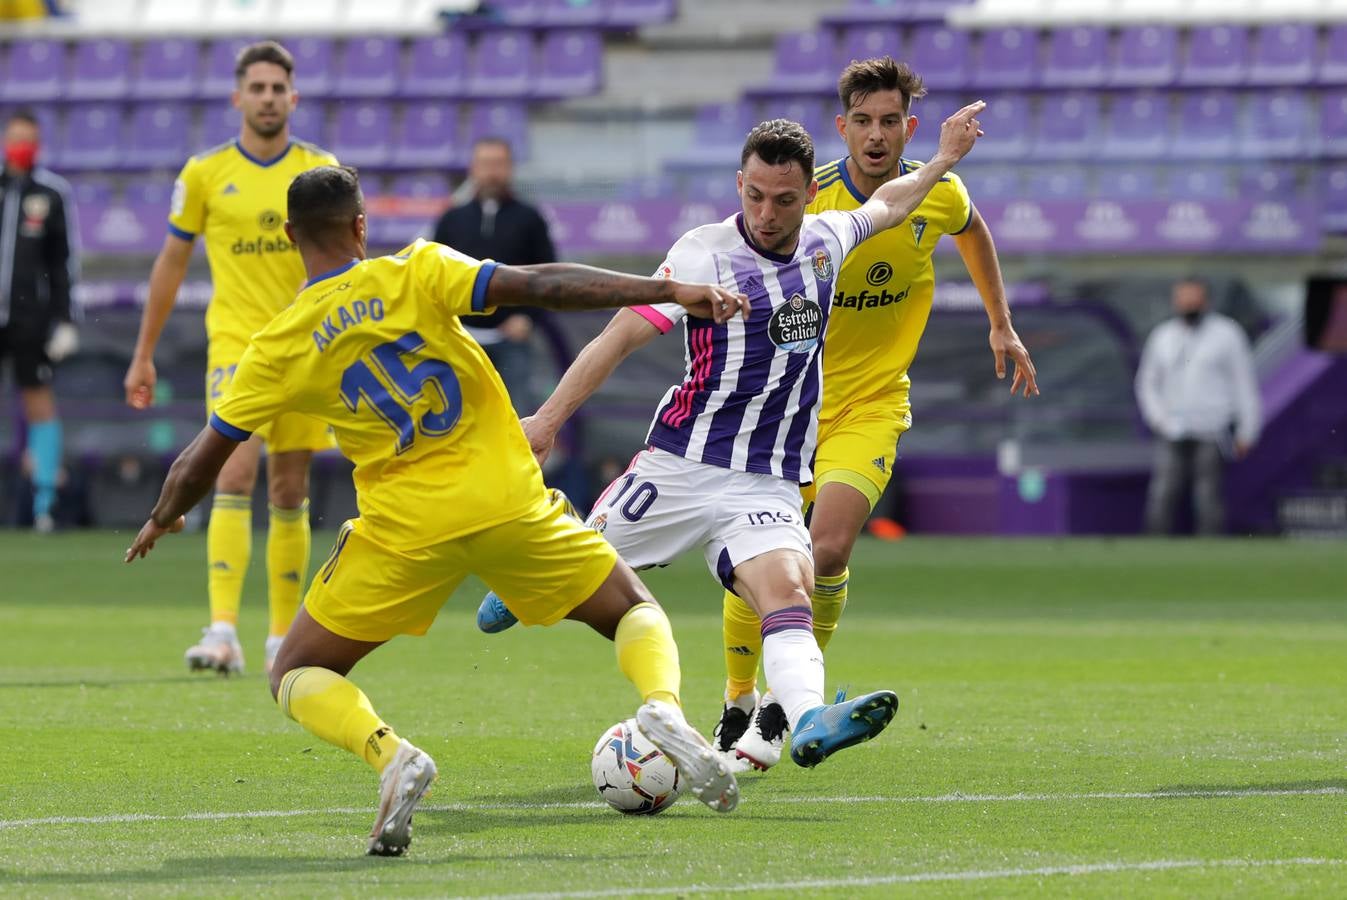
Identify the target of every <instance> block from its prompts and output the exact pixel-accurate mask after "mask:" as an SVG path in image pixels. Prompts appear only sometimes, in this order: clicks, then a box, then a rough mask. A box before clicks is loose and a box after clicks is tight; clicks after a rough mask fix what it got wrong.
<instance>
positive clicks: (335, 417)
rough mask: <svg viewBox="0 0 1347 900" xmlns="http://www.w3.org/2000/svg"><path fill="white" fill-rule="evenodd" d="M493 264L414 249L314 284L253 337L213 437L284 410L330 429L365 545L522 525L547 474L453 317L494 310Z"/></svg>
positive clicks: (495, 378) (248, 428) (420, 542)
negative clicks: (349, 476) (489, 296)
mask: <svg viewBox="0 0 1347 900" xmlns="http://www.w3.org/2000/svg"><path fill="white" fill-rule="evenodd" d="M495 267H496V264H495V263H493V262H479V261H478V260H475V259H473V258H471V257H469V256H464V255H463V254H461V253H458V252H457V251H455V250H452V249H450V248H448V247H445V246H443V245H442V244H435V243H430V242H428V241H417V242H416V243H414V244H412V245H411V246H410V247H408V248H407V249H406V250H404V251H402V252H401V253H399V254H396V255H394V256H381V257H378V258H375V259H367V260H363V261H358V260H351V262H350V263H348V264H347V265H345V266H342V267H341V268H339V269H335V270H333V271H331V272H326V273H324V274H322V275H319V276H317V277H315V278H313V279H312V280H311V281H309V282H308V284H307V285H306V286H305V287H304V290H303V291H301V292H300V294H299V296H298V297H296V298H295V302H294V303H293V304H292V305H291V306H290V307H289V308H288V309H286V310H284V311H283V312H281V313H280V314H279V315H277V316H276V317H275V318H274V319H272V321H271V323H270V324H268V325H267V326H266V327H265V328H263V329H262V330H261V331H260V332H258V333H257V334H255V335H253V339H252V342H251V343H250V344H249V346H248V349H247V351H245V352H244V354H243V359H242V360H241V361H240V362H239V367H238V371H237V372H235V373H234V381H233V383H232V384H231V385H230V388H229V392H228V393H227V394H226V395H225V398H224V400H222V401H221V402H220V404H219V406H217V407H216V409H215V413H214V415H212V416H211V420H210V421H211V426H212V427H214V428H215V430H216V431H219V432H220V433H221V434H223V435H225V436H226V437H228V438H231V439H233V440H247V438H248V436H249V434H250V433H251V432H253V431H254V430H256V429H257V428H260V427H261V426H262V425H264V424H266V423H267V422H270V421H271V420H272V419H274V418H275V417H276V416H277V414H279V413H282V412H299V413H304V414H306V415H309V416H312V417H314V418H316V419H321V420H322V421H324V422H327V423H328V424H329V425H331V426H332V430H333V431H334V432H335V433H336V436H337V444H338V446H339V447H340V448H341V451H342V453H343V454H345V455H346V457H347V458H349V459H350V460H351V461H352V462H354V463H355V487H356V504H357V506H358V507H359V510H360V517H361V520H362V522H363V524H364V525H365V526H367V530H366V534H367V535H368V536H369V537H370V538H371V539H372V540H375V541H377V542H378V543H380V544H382V545H384V546H385V547H388V548H390V549H392V550H414V549H418V548H421V547H428V546H430V545H432V544H437V543H440V542H441V541H446V540H449V539H451V538H454V537H458V536H460V535H464V534H468V533H471V532H474V531H478V530H480V529H483V528H489V527H491V526H492V525H498V524H500V523H502V522H505V521H508V520H510V519H513V518H516V517H517V516H519V515H522V514H523V513H524V512H525V511H526V510H528V509H531V508H533V507H534V506H536V505H537V504H538V502H539V499H540V498H541V497H542V495H543V480H542V472H541V471H540V470H539V469H538V464H537V462H536V461H535V460H534V458H533V452H532V451H531V450H530V449H529V445H528V440H527V439H526V438H525V437H524V431H523V429H522V428H520V426H519V419H518V417H517V416H516V415H515V413H514V407H513V406H512V405H511V404H510V396H509V394H508V393H506V390H505V385H504V384H502V383H501V380H500V376H499V375H497V374H496V370H495V368H494V367H493V366H492V365H491V362H490V361H489V360H488V359H487V357H486V354H485V353H484V352H483V351H482V348H481V347H480V346H478V344H477V342H476V341H474V340H473V339H472V338H471V337H469V336H468V333H467V331H466V330H465V329H464V328H463V326H462V324H460V322H459V316H465V315H471V314H474V313H484V312H490V311H491V310H490V309H489V308H487V307H486V306H485V300H486V289H487V284H488V282H490V280H491V274H492V272H493V271H494V269H495Z"/></svg>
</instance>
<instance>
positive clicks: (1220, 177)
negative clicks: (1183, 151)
mask: <svg viewBox="0 0 1347 900" xmlns="http://www.w3.org/2000/svg"><path fill="white" fill-rule="evenodd" d="M1166 195H1167V196H1169V197H1173V198H1175V199H1178V200H1229V199H1231V197H1232V186H1231V183H1230V172H1229V171H1228V170H1226V169H1225V168H1223V167H1220V166H1188V167H1184V168H1182V169H1176V170H1174V171H1172V172H1170V174H1169V184H1168V191H1167V192H1166Z"/></svg>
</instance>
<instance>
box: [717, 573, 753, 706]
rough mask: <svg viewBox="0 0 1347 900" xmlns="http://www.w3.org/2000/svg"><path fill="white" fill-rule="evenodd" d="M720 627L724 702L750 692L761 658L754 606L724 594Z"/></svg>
mask: <svg viewBox="0 0 1347 900" xmlns="http://www.w3.org/2000/svg"><path fill="white" fill-rule="evenodd" d="M720 624H721V628H723V629H724V636H725V700H726V701H727V702H728V701H731V700H733V699H734V698H735V697H741V696H743V695H744V694H751V693H753V690H754V688H756V687H757V686H758V660H759V659H761V658H762V622H761V621H759V619H758V614H757V613H756V612H754V611H753V607H751V606H749V605H748V604H747V603H745V602H744V601H743V600H742V599H740V597H739V596H738V595H737V594H735V593H734V592H733V591H726V592H725V601H724V604H723V605H722V610H721V617H720Z"/></svg>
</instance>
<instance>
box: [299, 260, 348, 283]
mask: <svg viewBox="0 0 1347 900" xmlns="http://www.w3.org/2000/svg"><path fill="white" fill-rule="evenodd" d="M358 262H360V260H358V259H353V260H351V261H350V262H348V263H347V264H346V265H344V266H337V267H336V268H335V269H329V270H328V271H326V272H323V273H322V274H321V275H315V276H313V277H312V278H310V279H309V280H308V281H306V282H304V287H305V289H308V288H311V287H313V286H314V285H315V284H317V283H318V282H320V281H326V280H327V279H329V278H336V277H337V276H338V275H340V274H341V273H342V272H345V271H346V270H347V269H349V268H351V266H353V265H355V264H356V263H358Z"/></svg>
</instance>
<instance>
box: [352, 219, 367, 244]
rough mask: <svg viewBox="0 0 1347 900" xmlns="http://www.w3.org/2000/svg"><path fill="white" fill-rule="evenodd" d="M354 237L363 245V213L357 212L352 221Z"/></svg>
mask: <svg viewBox="0 0 1347 900" xmlns="http://www.w3.org/2000/svg"><path fill="white" fill-rule="evenodd" d="M353 229H354V234H355V239H356V240H357V241H359V242H360V246H362V247H363V246H365V214H364V213H359V214H358V215H356V217H355V222H354V223H353Z"/></svg>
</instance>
